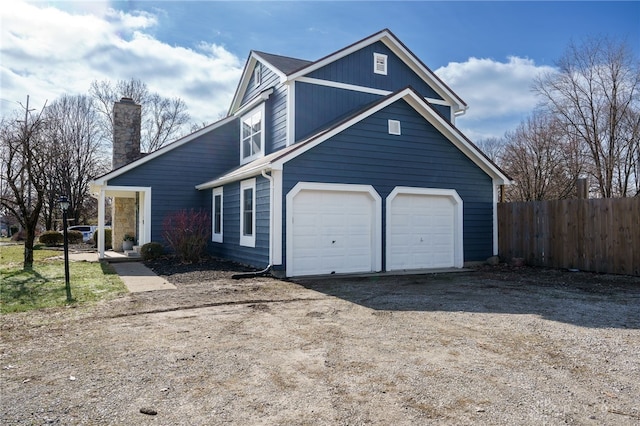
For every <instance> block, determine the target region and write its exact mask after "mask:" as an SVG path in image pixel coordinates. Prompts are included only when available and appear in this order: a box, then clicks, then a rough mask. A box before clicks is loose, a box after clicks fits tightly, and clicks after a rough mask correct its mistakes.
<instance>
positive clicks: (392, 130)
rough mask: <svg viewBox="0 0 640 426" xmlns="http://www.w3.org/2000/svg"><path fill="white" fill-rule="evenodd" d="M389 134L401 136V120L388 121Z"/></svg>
mask: <svg viewBox="0 0 640 426" xmlns="http://www.w3.org/2000/svg"><path fill="white" fill-rule="evenodd" d="M388 127H389V134H390V135H401V134H402V130H401V127H400V120H389V121H388Z"/></svg>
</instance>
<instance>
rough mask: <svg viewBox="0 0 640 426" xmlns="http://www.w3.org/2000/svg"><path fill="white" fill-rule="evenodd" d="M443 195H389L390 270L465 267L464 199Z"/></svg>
mask: <svg viewBox="0 0 640 426" xmlns="http://www.w3.org/2000/svg"><path fill="white" fill-rule="evenodd" d="M407 191H409V190H408V189H407ZM433 192H435V194H434V193H433ZM439 192H440V191H438V190H431V191H429V190H426V189H424V190H420V189H412V190H411V191H409V192H408V193H402V192H401V191H394V193H392V194H391V195H390V196H389V197H390V200H389V202H388V203H387V209H388V210H387V215H388V218H387V244H386V246H387V270H389V271H392V270H404V269H423V268H446V267H454V266H458V267H459V266H462V265H461V263H462V259H461V238H459V237H461V233H462V229H461V226H462V223H461V220H459V219H461V217H459V215H460V216H461V213H460V212H461V210H462V209H461V200H460V199H459V197H457V196H456V197H454V196H450V195H448V194H440V193H439ZM458 203H460V205H458ZM459 244H460V247H459V246H458V245H459Z"/></svg>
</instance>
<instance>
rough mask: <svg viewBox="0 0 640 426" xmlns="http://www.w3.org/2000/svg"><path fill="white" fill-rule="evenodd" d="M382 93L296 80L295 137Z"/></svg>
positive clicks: (326, 123) (322, 125) (330, 121)
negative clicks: (357, 90)
mask: <svg viewBox="0 0 640 426" xmlns="http://www.w3.org/2000/svg"><path fill="white" fill-rule="evenodd" d="M381 97H382V96H380V95H374V94H371V93H363V92H354V91H351V90H344V89H337V88H334V87H326V86H318V85H314V84H308V83H296V140H301V139H304V138H305V137H307V136H310V135H312V134H313V133H315V132H316V131H318V130H320V129H321V128H324V127H326V126H327V125H328V124H329V123H332V122H335V121H337V120H339V119H342V118H344V117H345V116H347V115H349V114H350V113H354V112H356V111H358V110H360V109H361V108H363V107H364V106H365V105H368V104H371V103H372V102H375V101H377V100H378V99H380V98H381Z"/></svg>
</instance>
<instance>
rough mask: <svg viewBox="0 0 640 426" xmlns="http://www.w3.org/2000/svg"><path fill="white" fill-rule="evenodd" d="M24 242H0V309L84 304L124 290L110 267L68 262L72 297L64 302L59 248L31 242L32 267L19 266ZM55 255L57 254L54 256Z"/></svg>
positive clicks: (19, 309)
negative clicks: (26, 269)
mask: <svg viewBox="0 0 640 426" xmlns="http://www.w3.org/2000/svg"><path fill="white" fill-rule="evenodd" d="M23 252H24V245H22V244H20V245H10V246H0V313H2V314H7V313H12V312H24V311H31V310H34V309H42V308H52V307H60V306H66V305H74V306H80V305H87V304H91V303H95V302H97V301H99V300H103V299H110V298H113V297H116V296H117V295H119V294H122V293H124V292H126V291H127V290H126V287H125V286H124V284H123V283H122V281H121V280H120V278H119V277H118V275H117V274H116V273H115V271H114V270H113V268H112V267H111V266H110V265H108V264H106V263H102V262H69V277H70V279H69V282H70V283H71V295H72V296H73V300H72V301H71V302H67V295H66V290H65V277H64V260H63V259H62V257H61V256H62V254H63V252H62V251H58V250H48V249H46V248H43V247H40V246H35V247H34V252H33V259H34V262H33V269H32V270H30V271H25V270H23V269H22V263H23ZM56 257H58V258H56Z"/></svg>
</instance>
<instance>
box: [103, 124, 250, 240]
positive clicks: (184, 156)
mask: <svg viewBox="0 0 640 426" xmlns="http://www.w3.org/2000/svg"><path fill="white" fill-rule="evenodd" d="M238 132H239V127H238V121H237V120H235V121H232V122H230V123H228V124H226V125H224V126H222V127H219V128H217V129H214V130H212V131H211V132H209V133H205V134H203V135H201V136H199V137H198V138H196V139H194V140H192V141H189V142H187V143H185V144H184V145H182V146H179V147H177V148H175V149H173V150H170V151H167V152H166V153H165V154H163V155H160V156H158V157H156V158H154V159H152V160H150V161H148V162H146V163H144V164H141V165H139V166H138V167H136V168H134V169H132V170H130V171H128V172H126V173H124V174H122V175H120V176H118V177H115V178H113V179H111V180H109V182H108V184H109V186H138V187H151V222H152V223H151V240H152V241H157V242H162V241H163V238H162V222H163V221H164V219H165V217H166V216H167V214H169V213H171V212H173V211H176V210H181V209H200V208H205V209H207V211H209V212H210V210H211V208H210V204H209V205H206V197H204V196H203V193H202V191H198V190H196V189H195V186H196V185H199V184H201V183H202V182H205V181H207V180H210V179H211V178H212V177H214V176H217V175H220V174H222V173H224V172H226V171H227V170H229V169H231V168H233V167H235V166H236V165H237V164H238V158H239V157H240V148H239V143H238ZM204 158H206V159H208V160H207V161H202V159H204ZM209 198H210V196H209Z"/></svg>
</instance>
